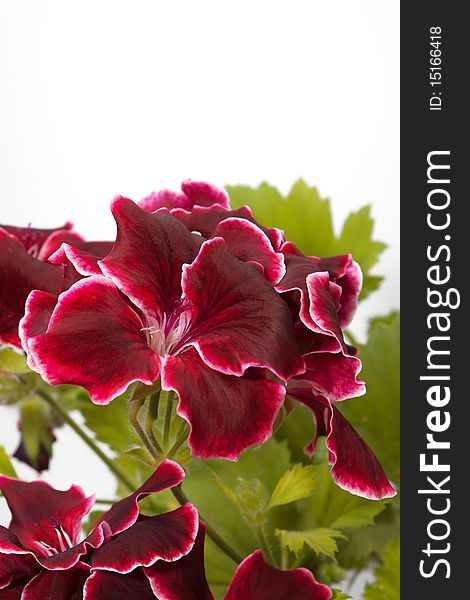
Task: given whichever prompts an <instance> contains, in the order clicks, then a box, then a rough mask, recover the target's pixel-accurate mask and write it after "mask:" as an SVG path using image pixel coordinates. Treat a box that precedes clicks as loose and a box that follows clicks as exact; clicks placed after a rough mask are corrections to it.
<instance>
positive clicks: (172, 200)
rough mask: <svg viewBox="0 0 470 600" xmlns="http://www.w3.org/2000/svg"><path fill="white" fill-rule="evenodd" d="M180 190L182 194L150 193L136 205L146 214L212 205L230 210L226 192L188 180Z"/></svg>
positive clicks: (168, 192) (202, 182) (210, 185)
mask: <svg viewBox="0 0 470 600" xmlns="http://www.w3.org/2000/svg"><path fill="white" fill-rule="evenodd" d="M181 190H182V192H172V191H171V190H162V191H160V192H152V193H151V194H150V195H149V196H147V197H145V198H143V199H142V200H140V202H138V203H137V204H138V205H139V206H140V208H143V209H144V210H146V211H148V212H155V211H156V210H158V209H159V208H168V209H172V208H184V209H186V210H191V209H192V208H193V206H212V205H213V204H218V205H220V206H222V207H223V208H227V209H228V208H230V199H229V197H228V194H227V192H226V191H225V190H224V189H222V188H218V187H216V186H215V185H212V184H210V183H205V182H204V181H191V180H189V179H188V180H187V181H184V182H183V183H182V184H181Z"/></svg>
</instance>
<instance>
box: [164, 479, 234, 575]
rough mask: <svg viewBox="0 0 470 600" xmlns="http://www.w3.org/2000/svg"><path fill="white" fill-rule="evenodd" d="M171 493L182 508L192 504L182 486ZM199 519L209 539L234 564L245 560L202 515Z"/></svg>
mask: <svg viewBox="0 0 470 600" xmlns="http://www.w3.org/2000/svg"><path fill="white" fill-rule="evenodd" d="M171 491H172V493H173V496H174V497H175V498H176V499H177V500H178V502H179V503H180V504H181V506H182V505H183V504H186V502H190V500H189V498H188V497H187V496H186V494H185V493H184V492H183V490H182V489H181V485H179V486H178V487H174V488H172V489H171ZM198 512H199V511H198ZM199 518H200V519H201V521H204V523H205V524H206V534H207V537H208V538H210V539H211V540H212V541H213V542H214V544H215V545H216V546H218V547H219V548H220V549H221V550H222V552H224V553H225V554H226V555H227V556H229V557H230V558H231V559H232V560H233V561H234V562H236V563H237V564H240V563H241V562H242V560H243V556H241V555H240V554H238V552H237V551H236V550H235V549H234V548H232V546H230V544H228V543H227V542H226V541H225V540H224V538H223V537H222V536H221V535H220V534H218V533H217V531H216V530H215V529H214V528H213V527H212V525H209V523H208V522H207V521H206V519H204V517H203V516H202V515H201V513H199Z"/></svg>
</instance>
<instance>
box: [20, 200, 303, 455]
mask: <svg viewBox="0 0 470 600" xmlns="http://www.w3.org/2000/svg"><path fill="white" fill-rule="evenodd" d="M112 212H113V214H114V217H115V219H116V222H117V228H118V233H117V239H116V243H115V244H114V247H113V249H112V251H111V253H110V254H109V255H108V256H107V257H106V258H105V259H104V260H102V261H99V263H98V265H99V268H100V269H101V272H102V274H101V275H93V276H91V277H87V278H85V279H83V280H81V281H79V282H77V283H75V284H74V285H73V286H72V287H71V288H70V289H69V290H68V291H66V292H64V293H62V294H61V295H60V296H59V298H58V300H57V298H56V296H54V295H52V294H48V293H45V292H41V291H34V292H32V293H31V294H30V296H29V298H28V301H27V307H26V314H25V317H24V319H23V320H22V324H21V326H20V335H21V338H22V342H23V346H24V348H25V350H26V351H27V352H28V354H29V364H30V366H31V368H33V369H35V370H36V371H38V372H39V373H40V374H41V375H42V377H43V378H44V379H45V380H46V381H47V382H49V383H51V384H58V383H74V384H77V385H82V386H83V387H85V388H86V389H87V390H88V391H89V392H90V395H91V399H92V401H93V402H95V403H97V404H107V403H108V402H110V401H111V400H112V399H113V398H115V397H116V396H118V395H119V394H121V393H122V392H123V391H124V390H125V389H126V388H127V386H128V385H129V384H130V383H132V382H134V381H140V382H142V383H144V384H148V385H151V384H153V383H154V382H156V381H157V380H158V378H159V377H161V385H162V388H163V389H164V390H174V391H175V392H176V393H177V394H178V396H179V404H178V408H177V412H178V414H179V415H180V416H181V417H183V418H184V419H185V420H186V421H188V423H189V424H190V426H191V433H190V436H189V440H188V442H189V446H190V448H191V450H192V453H193V454H194V455H196V456H199V457H203V458H208V457H222V458H228V459H236V458H237V457H238V454H239V453H240V452H241V451H242V450H244V449H245V448H247V447H249V446H252V445H255V444H259V443H261V442H263V441H265V440H266V439H267V438H268V437H269V436H270V435H271V432H272V425H273V423H274V420H275V417H276V415H277V413H278V411H279V408H280V407H281V405H282V403H283V401H284V396H285V386H284V385H283V384H282V383H280V382H279V381H278V380H275V378H276V377H277V378H279V379H281V380H284V381H286V380H287V379H288V378H289V377H292V376H294V375H295V374H297V373H300V372H301V371H302V370H303V363H302V360H301V358H300V356H299V355H298V353H297V351H296V348H295V339H294V332H293V327H292V317H291V315H290V311H289V309H288V307H287V305H286V304H285V303H284V302H283V300H282V299H281V298H280V297H279V295H278V294H277V293H276V292H275V291H274V289H273V288H272V286H271V285H269V283H267V282H266V281H265V280H264V279H263V278H262V277H261V276H260V273H259V271H258V269H257V268H255V267H254V266H253V265H251V264H246V263H244V262H241V261H240V260H238V259H237V258H235V257H234V256H233V254H231V252H230V251H229V250H228V249H227V245H226V242H225V241H224V239H222V238H220V237H214V238H212V239H210V240H204V238H202V237H201V236H200V235H196V234H192V233H190V232H189V231H188V229H187V228H186V227H184V226H183V225H182V224H181V223H180V222H179V221H178V220H177V219H176V218H175V217H173V216H172V215H170V214H166V213H158V212H157V213H156V214H150V213H148V212H146V211H144V210H143V209H141V208H139V207H138V206H137V205H136V204H135V203H134V202H132V201H131V200H128V199H125V198H122V197H119V198H117V199H115V200H114V202H113V204H112ZM70 258H71V261H72V263H74V261H75V258H74V257H73V256H70Z"/></svg>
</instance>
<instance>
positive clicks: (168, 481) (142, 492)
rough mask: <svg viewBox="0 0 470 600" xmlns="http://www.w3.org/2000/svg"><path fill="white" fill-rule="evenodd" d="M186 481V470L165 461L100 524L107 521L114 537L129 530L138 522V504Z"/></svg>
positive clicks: (169, 461) (110, 510)
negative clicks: (142, 499) (150, 496)
mask: <svg viewBox="0 0 470 600" xmlns="http://www.w3.org/2000/svg"><path fill="white" fill-rule="evenodd" d="M183 479H184V470H183V469H182V468H181V467H180V466H179V465H178V464H177V463H175V462H173V461H171V460H164V461H163V462H162V464H161V465H160V466H159V467H158V469H157V470H156V471H154V473H153V474H152V475H151V476H150V477H149V478H148V479H147V481H146V482H145V483H144V484H142V485H141V486H140V487H139V489H137V490H136V491H135V492H134V493H132V494H130V495H129V496H127V498H124V499H123V500H120V501H119V502H116V504H113V506H112V507H111V508H110V509H109V510H108V511H107V512H106V513H105V514H104V515H103V516H102V517H101V519H100V520H99V523H101V522H102V521H106V523H107V524H108V525H109V528H110V530H111V533H112V535H116V534H117V533H120V532H121V531H124V530H125V529H128V528H129V527H130V526H131V525H133V524H134V523H135V522H136V521H137V517H138V516H139V507H138V504H137V502H138V501H139V500H140V499H141V498H143V497H145V496H148V495H149V494H154V493H157V492H162V491H163V490H167V489H169V488H172V487H175V486H176V485H179V484H180V483H181V482H182V481H183Z"/></svg>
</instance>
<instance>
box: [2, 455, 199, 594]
mask: <svg viewBox="0 0 470 600" xmlns="http://www.w3.org/2000/svg"><path fill="white" fill-rule="evenodd" d="M183 478H184V471H183V469H181V467H179V465H177V464H176V463H174V462H172V461H169V460H166V461H164V462H163V463H162V464H161V465H160V467H159V468H158V469H157V470H156V471H155V473H154V474H153V475H152V476H151V477H150V478H149V479H148V480H147V481H146V482H145V483H144V484H143V485H142V486H141V487H140V488H139V489H138V490H136V491H135V492H134V493H132V494H131V495H130V496H128V497H127V498H124V499H123V500H121V501H119V502H117V503H116V504H114V505H113V506H112V507H111V509H110V510H109V511H108V512H106V513H105V514H104V515H103V516H102V517H101V519H100V520H99V522H98V523H97V524H96V525H95V527H94V528H93V529H92V531H91V532H90V534H89V535H88V536H87V537H86V538H85V539H83V540H82V541H79V536H80V524H81V521H82V519H83V517H84V516H85V515H86V514H87V513H88V512H89V511H90V509H91V507H92V505H93V503H94V498H93V497H90V498H87V497H86V496H85V494H84V493H83V491H82V490H81V488H79V487H78V486H72V487H71V488H70V490H68V491H66V492H62V491H58V490H55V489H54V488H52V487H51V486H50V485H48V484H47V483H45V482H43V481H33V482H30V483H25V482H22V481H18V480H16V479H12V478H9V477H5V476H0V490H1V491H2V492H3V494H4V496H5V498H6V500H7V502H8V505H9V508H10V510H11V513H12V519H11V522H10V525H9V528H8V529H6V528H4V527H0V588H2V587H3V588H5V589H6V590H9V589H13V590H14V589H15V588H18V587H21V585H23V586H24V584H25V579H26V585H25V586H24V589H22V596H21V598H22V600H25V599H26V600H29V599H30V600H39V599H40V598H43V597H44V593H45V592H46V591H48V590H49V593H50V590H55V593H54V595H53V596H48V597H54V600H56V599H57V600H67V599H70V598H74V597H75V595H74V594H78V592H80V591H81V590H83V587H84V585H85V582H86V581H87V580H88V578H89V577H90V575H91V574H92V573H97V572H101V571H102V570H104V571H105V572H106V573H105V575H106V574H108V573H109V572H110V571H111V572H112V573H113V574H114V573H120V574H127V573H130V572H131V571H132V572H133V571H134V570H136V569H137V573H136V574H135V576H136V577H137V578H138V577H139V573H140V572H141V568H142V567H151V566H152V565H153V564H154V563H155V562H156V561H175V560H178V559H179V558H181V557H182V556H184V555H185V554H187V553H188V552H189V551H190V550H191V548H192V547H193V545H194V542H195V539H196V535H197V531H198V517H197V512H196V509H195V508H194V507H193V506H192V505H191V504H189V503H187V504H185V505H183V506H181V507H180V508H178V509H176V510H173V511H171V512H168V513H164V514H159V515H156V516H154V517H144V516H143V515H140V514H139V509H138V504H137V503H138V501H139V500H140V499H141V498H142V497H145V496H148V495H150V494H153V493H156V492H161V491H163V490H166V489H168V488H171V487H174V486H176V485H179V484H180V483H181V481H182V480H183ZM28 580H29V581H28ZM131 580H132V577H131ZM148 585H149V584H148V583H147V586H148ZM1 593H3V591H2V592H1ZM0 597H1V596H0ZM77 597H80V598H82V595H81V594H80V595H79V596H78V595H77ZM85 597H89V598H90V599H91V598H96V597H97V596H93V595H90V596H85Z"/></svg>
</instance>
